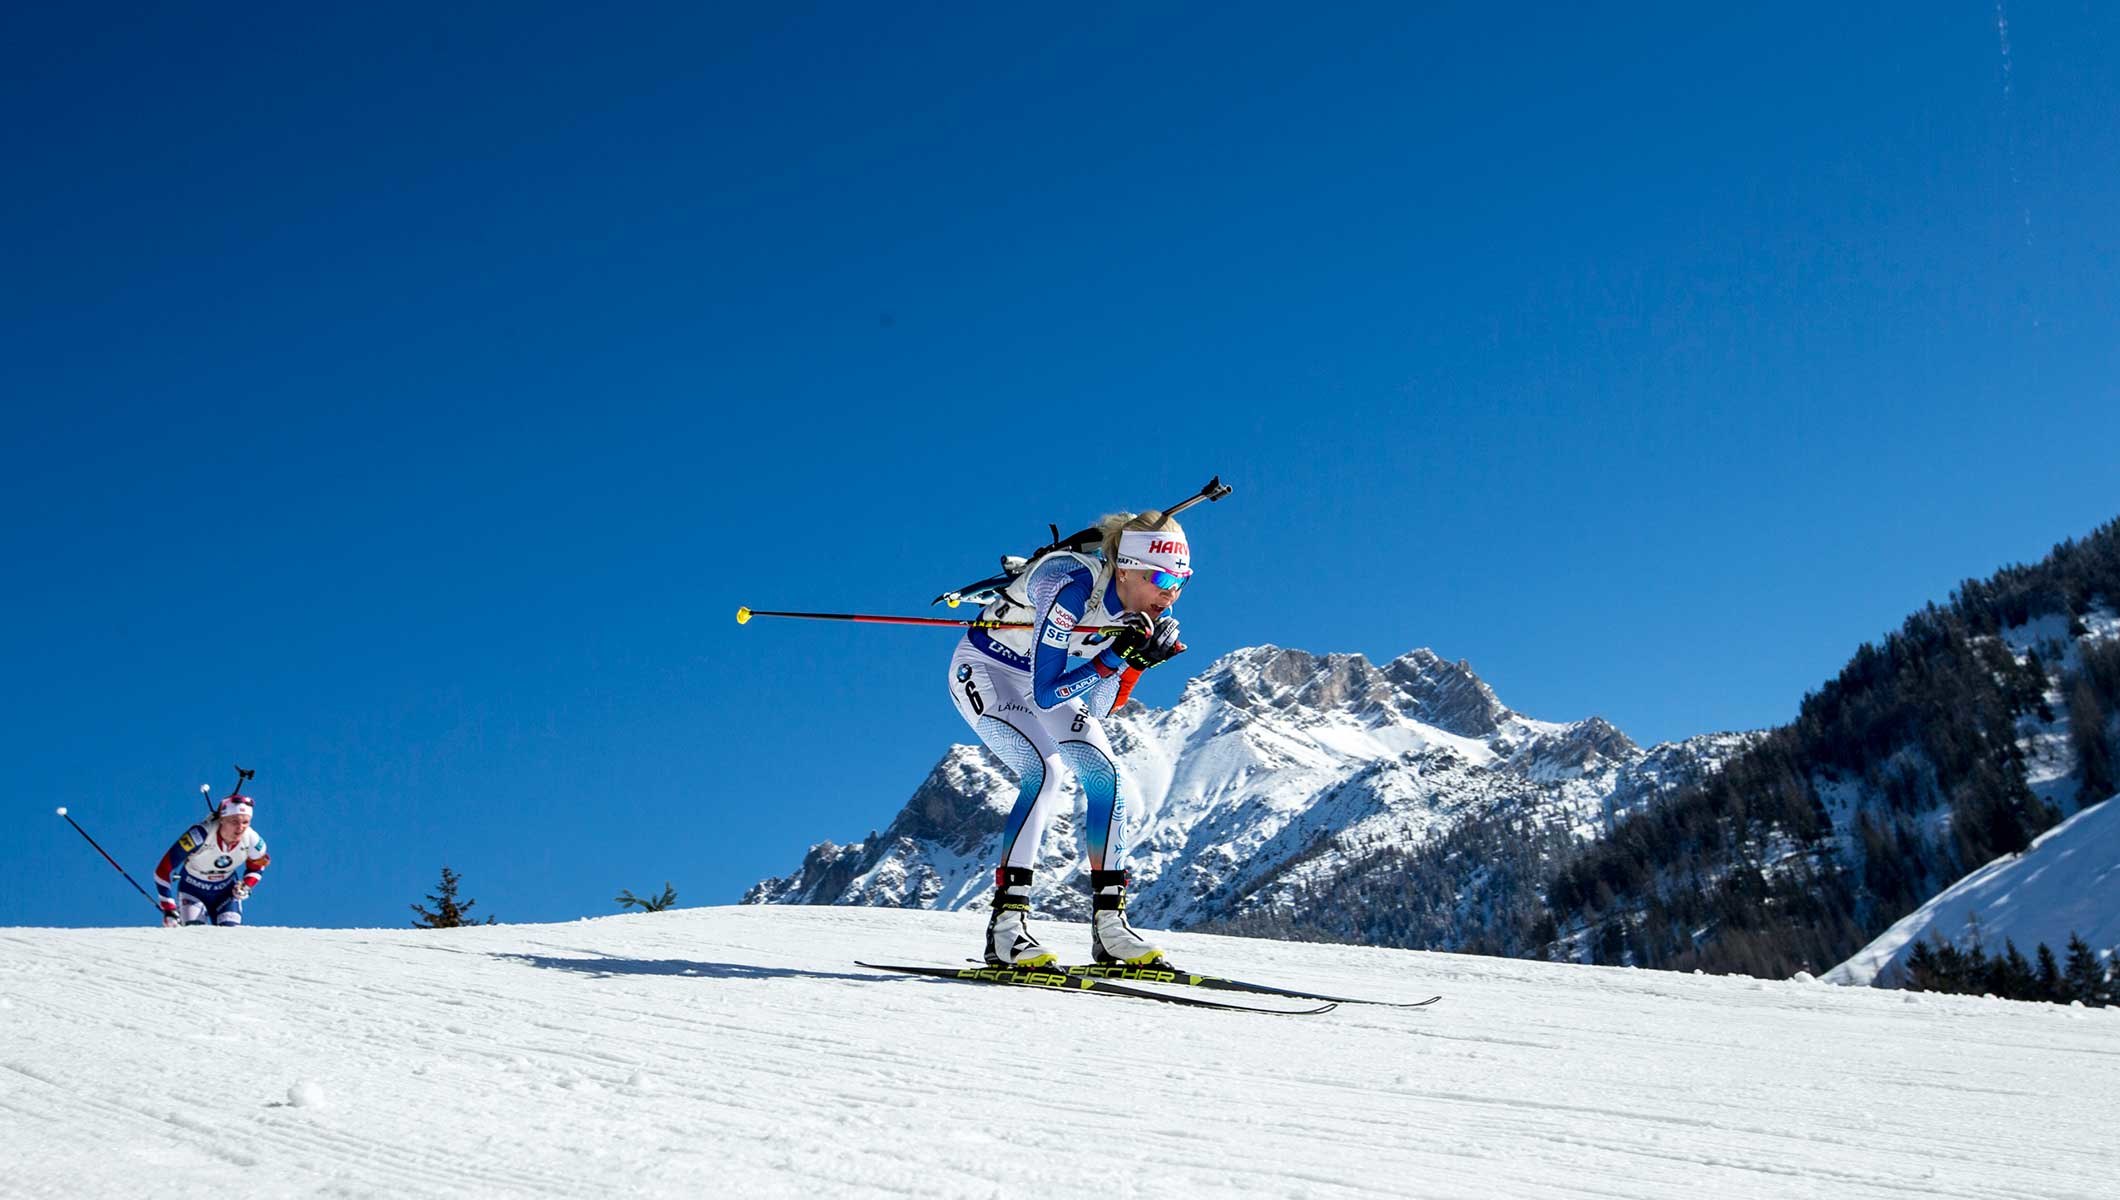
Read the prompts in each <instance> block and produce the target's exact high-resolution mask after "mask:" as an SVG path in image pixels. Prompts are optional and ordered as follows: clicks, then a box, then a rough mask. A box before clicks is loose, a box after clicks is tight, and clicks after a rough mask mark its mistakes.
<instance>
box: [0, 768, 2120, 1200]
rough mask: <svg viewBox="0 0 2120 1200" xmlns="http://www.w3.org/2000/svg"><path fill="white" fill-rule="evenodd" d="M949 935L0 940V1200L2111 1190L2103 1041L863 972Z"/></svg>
mask: <svg viewBox="0 0 2120 1200" xmlns="http://www.w3.org/2000/svg"><path fill="white" fill-rule="evenodd" d="M2114 807H2115V811H2120V806H2114ZM981 920H982V918H981V916H980V915H979V914H977V913H971V912H938V911H926V910H893V909H878V908H812V907H784V906H747V907H732V908H712V909H691V910H682V911H676V912H667V913H658V914H635V915H628V916H619V917H609V918H603V919H599V920H591V921H581V922H576V923H573V924H564V925H501V926H485V927H474V928H465V929H454V930H399V931H372V930H311V929H273V928H248V929H238V930H223V929H213V928H191V929H177V930H162V929H141V930H103V929H95V930H51V929H19V928H17V929H6V930H0V1146H4V1147H5V1148H6V1149H5V1154H4V1158H0V1162H4V1167H0V1194H4V1195H6V1196H19V1197H47V1196H48V1197H69V1198H71V1197H76V1196H142V1195H149V1194H154V1195H158V1196H171V1197H186V1196H199V1197H222V1196H244V1197H249V1198H258V1197H276V1196H333V1197H370V1196H372V1197H384V1196H390V1197H396V1196H481V1197H485V1196H586V1195H598V1196H602V1195H624V1196H683V1197H691V1196H700V1195H728V1196H743V1197H779V1196H786V1197H797V1196H799V1197H805V1198H810V1197H816V1196H840V1195H857V1194H858V1195H887V1196H888V1195H897V1196H920V1197H930V1196H934V1197H956V1196H968V1197H995V1196H1003V1195H1018V1194H1026V1193H1028V1192H1032V1191H1054V1192H1058V1193H1065V1192H1069V1191H1076V1190H1080V1191H1090V1190H1092V1189H1093V1190H1094V1191H1095V1192H1096V1193H1097V1194H1099V1195H1104V1196H1114V1197H1130V1196H1131V1197H1151V1196H1153V1197H1161V1196H1186V1195H1198V1196H1286V1197H1324V1198H1331V1197H1381V1196H1392V1197H1400V1196H1404V1197H1511V1198H1521V1200H1536V1198H1540V1197H1564V1196H1565V1197H1577V1196H1599V1197H1642V1198H1660V1197H1670V1198H1674V1200H1677V1198H1684V1200H1695V1198H1697V1197H1700V1196H1713V1197H1716V1198H1717V1200H1737V1198H1742V1197H1762V1198H1767V1197H1772V1198H1775V1200H1781V1198H1785V1197H1803V1196H1831V1197H1834V1198H1836V1200H1840V1198H1845V1197H1865V1196H1878V1197H1896V1198H1900V1200H1904V1198H1907V1197H1946V1196H1948V1197H1979V1198H1980V1200H1994V1198H1998V1197H2000V1198H2027V1197H2057V1198H2058V1197H2082V1198H2090V1197H2100V1196H2110V1195H2112V1194H2113V1180H2114V1179H2115V1178H2116V1177H2120V1149H2116V1146H2120V1143H2116V1142H2115V1141H2114V1139H2113V1137H2112V1129H2111V1116H2112V1114H2113V1113H2114V1112H2116V1111H2120V1073H2116V1072H2115V1071H2114V1070H2113V1069H2112V1064H2113V1063H2114V1061H2115V1056H2116V1055H2120V1010H2098V1009H2084V1008H2062V1007H2058V1006H2047V1005H2033V1004H2020V1003H2011V1002H2007V1001H1999V1000H1985V999H1979V998H1974V997H1958V996H1916V995H1912V994H1906V993H1897V992H1883V991H1876V990H1869V989H1844V988H1832V987H1825V986H1821V985H1819V984H1816V983H1810V982H1769V981H1762V980H1754V979H1746V978H1725V977H1707V976H1692V975H1679V974H1673V973H1665V972H1650V971H1634V970H1627V969H1619V968H1599V967H1583V966H1569V965H1559V964H1548V963H1536V962H1524V961H1515V960H1508V959H1496V958H1473V957H1459V956H1451V955H1442V954H1423V953H1416V952H1412V951H1401V950H1377V949H1365V948H1357V947H1346V946H1327V945H1298V944H1286V943H1278V942H1269V941H1248V940H1241V939H1231V938H1217V937H1208V936H1201V935H1183V934H1173V935H1169V936H1168V938H1167V944H1168V946H1169V948H1170V950H1171V952H1172V954H1173V957H1174V958H1176V959H1177V960H1178V961H1180V962H1182V963H1185V964H1188V965H1190V966H1192V967H1193V968H1194V969H1205V970H1214V971H1218V972H1225V973H1228V974H1231V975H1237V976H1241V977H1250V978H1257V979H1261V980H1266V981H1274V982H1281V983H1285V984H1288V985H1292V986H1298V987H1310V988H1314V989H1321V990H1333V991H1340V992H1344V993H1348V994H1354V995H1370V996H1377V997H1381V998H1395V999H1413V998H1418V997H1420V996H1423V995H1426V994H1429V993H1431V992H1441V993H1442V994H1443V995H1444V1000H1443V1001H1442V1002H1441V1003H1440V1004H1438V1005H1436V1006H1434V1007H1432V1008H1428V1009H1423V1010H1411V1011H1408V1010H1394V1009H1385V1008H1357V1007H1354V1006H1344V1007H1342V1008H1340V1009H1338V1010H1337V1011H1334V1012H1331V1013H1328V1014H1325V1015H1322V1016H1313V1017H1271V1016H1252V1015H1246V1014H1236V1013H1223V1012H1202V1011H1192V1010H1187V1009H1181V1008H1176V1007H1171V1006H1165V1005H1158V1004H1153V1003H1149V1002H1145V1001H1135V1000H1119V999H1108V998H1101V997H1097V996H1082V995H1058V994H1052V993H1046V992H1036V991H1031V990H1028V989H1022V990H1017V989H1006V988H998V987H981V986H974V985H967V984H960V983H954V982H948V981H941V980H926V979H916V978H908V977H895V976H888V975H881V974H876V973H873V972H868V971H865V970H862V969H861V968H859V967H856V966H855V965H854V959H855V958H857V957H865V958H871V959H881V960H897V961H910V962H929V963H952V962H955V961H956V960H958V959H959V958H960V956H961V955H962V954H963V953H964V952H965V951H967V950H970V949H972V948H973V947H975V946H977V945H978V943H979V939H980V933H981ZM1044 932H1045V933H1046V934H1047V935H1048V936H1047V939H1046V940H1047V942H1048V944H1054V943H1058V944H1061V945H1080V944H1083V943H1085V942H1086V940H1087V939H1086V934H1085V932H1084V931H1083V930H1082V929H1081V928H1080V927H1079V926H1077V927H1074V928H1068V927H1066V926H1064V925H1060V924H1059V923H1053V924H1052V925H1050V926H1049V927H1048V928H1046V929H1045V930H1044ZM1939 1048H1947V1049H1948V1052H1947V1053H1939V1052H1938V1051H1939ZM1034 1184H1035V1186H1034Z"/></svg>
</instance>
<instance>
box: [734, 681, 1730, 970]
mask: <svg viewBox="0 0 2120 1200" xmlns="http://www.w3.org/2000/svg"><path fill="white" fill-rule="evenodd" d="M1108 729H1109V732H1110V733H1111V735H1112V741H1113V745H1114V747H1115V748H1116V749H1117V750H1118V752H1119V755H1120V761H1121V766H1122V769H1124V770H1126V771H1128V772H1129V773H1130V774H1131V775H1132V777H1133V779H1134V781H1135V783H1136V787H1135V789H1134V792H1133V796H1134V797H1135V801H1134V810H1133V811H1132V812H1131V813H1130V814H1129V825H1130V827H1131V839H1132V850H1131V852H1130V854H1129V856H1128V860H1127V861H1128V864H1129V865H1130V866H1131V867H1132V868H1133V870H1134V878H1135V894H1134V898H1133V899H1132V901H1131V905H1132V909H1133V912H1134V915H1135V919H1136V920H1137V922H1139V923H1142V924H1144V925H1153V926H1156V927H1158V928H1187V927H1191V926H1197V925H1200V924H1202V923H1204V922H1208V921H1214V920H1220V919H1226V918H1230V917H1234V916H1238V915H1242V914H1245V913H1250V912H1255V911H1258V910H1260V909H1261V908H1265V909H1268V910H1271V909H1274V908H1275V907H1276V906H1285V905H1287V904H1289V903H1290V902H1291V901H1290V896H1291V895H1292V889H1293V888H1294V887H1295V886H1296V885H1298V884H1303V883H1315V882H1316V881H1318V880H1320V879H1324V878H1329V877H1331V876H1333V875H1334V874H1335V873H1336V872H1339V871H1342V870H1347V869H1353V868H1355V867H1356V866H1357V865H1358V864H1359V863H1361V862H1362V861H1364V860H1366V859H1368V858H1370V857H1372V856H1374V855H1375V854H1376V853H1377V851H1378V850H1379V848H1381V847H1386V846H1396V847H1400V848H1412V847H1415V846H1419V845H1422V844H1424V843H1426V842H1429V841H1431V840H1433V839H1434V838H1437V837H1439V836H1441V835H1443V834H1445V833H1447V832H1448V831H1449V830H1451V829H1452V828H1455V827H1456V826H1457V825H1458V824H1459V823H1460V822H1462V821H1463V820H1465V819H1466V818H1467V817H1469V816H1473V815H1487V814H1493V813H1496V812H1498V811H1514V812H1521V813H1524V814H1527V815H1531V816H1535V817H1536V818H1537V819H1539V820H1541V821H1544V822H1549V823H1555V824H1558V825H1561V826H1563V827H1565V828H1566V829H1568V830H1569V831H1570V832H1571V833H1572V834H1573V835H1574V836H1575V837H1578V838H1591V837H1594V836H1596V835H1597V834H1598V833H1599V832H1600V831H1601V830H1602V829H1603V828H1605V826H1606V824H1607V823H1608V822H1609V821H1610V820H1611V818H1612V817H1613V816H1615V815H1617V814H1619V813H1622V812H1626V811H1630V810H1632V809H1634V808H1636V807H1639V806H1641V805H1643V804H1646V803H1647V802H1648V801H1649V800H1650V799H1652V798H1654V797H1655V796H1657V795H1659V794H1662V793H1664V792H1667V791H1670V790H1673V789H1675V788H1677V787H1679V786H1680V785H1682V784H1684V783H1685V782H1687V781H1689V780H1691V779H1694V778H1698V777H1700V776H1701V775H1702V774H1704V773H1707V772H1712V771H1714V770H1716V769H1718V768H1719V767H1720V765H1721V764H1722V763H1723V762H1724V761H1726V760H1727V759H1728V758H1729V757H1730V756H1732V755H1734V754H1736V753H1738V752H1740V751H1741V750H1743V749H1744V748H1745V747H1746V746H1747V745H1749V744H1750V742H1751V740H1752V735H1748V734H1720V735H1712V736H1708V737H1700V738H1693V739H1689V740H1687V741H1685V742H1681V743H1672V744H1665V745H1660V746H1656V747H1653V748H1651V749H1648V750H1644V749H1642V748H1641V747H1639V746H1637V745H1635V743H1634V742H1633V741H1632V740H1631V739H1629V738H1628V737H1627V736H1626V735H1625V734H1624V733H1622V732H1620V731H1619V730H1618V729H1616V728H1614V727H1613V726H1612V725H1611V724H1610V723H1608V722H1606V721H1604V720H1602V719H1601V718H1597V717H1591V718H1589V719H1587V720H1582V721H1577V722H1573V723H1570V724H1558V723H1554V722H1550V721H1540V720H1535V719H1533V718H1531V717H1527V716H1524V715H1522V714H1520V713H1517V712H1515V711H1513V710H1511V709H1510V708H1509V707H1508V706H1507V705H1505V704H1503V703H1502V701H1501V699H1500V698H1499V697H1497V696H1496V695H1495V693H1494V690H1493V689H1492V688H1490V687H1488V686H1487V684H1486V683H1485V682H1484V681H1483V680H1481V679H1480V678H1479V676H1478V675H1476V674H1475V673H1474V672H1473V670H1472V668H1471V667H1470V666H1468V665H1467V664H1466V663H1464V662H1462V661H1460V662H1455V663H1452V662H1448V661H1446V660H1444V659H1443V658H1441V657H1440V656H1438V655H1436V654H1435V653H1434V652H1432V651H1429V650H1425V649H1423V650H1415V651H1413V652H1411V653H1409V654H1406V655H1403V656H1401V657H1399V658H1396V659H1393V660H1392V661H1390V662H1388V663H1384V664H1382V665H1381V666H1379V665H1376V664H1373V663H1371V662H1370V661H1369V660H1368V659H1366V658H1364V657H1363V656H1361V655H1359V654H1330V655H1324V656H1322V657H1321V656H1318V655H1313V654H1308V653H1305V652H1304V651H1301V650H1287V649H1282V648H1279V647H1275V646H1256V647H1252V648H1249V649H1244V650H1238V651H1235V652H1233V653H1231V654H1229V655H1226V656H1224V657H1223V658H1221V659H1219V660H1217V661H1216V662H1214V663H1213V664H1212V665H1210V666H1209V667H1208V668H1207V669H1206V670H1205V671H1203V672H1201V673H1200V674H1199V675H1198V676H1196V677H1195V678H1193V679H1192V680H1191V682H1190V683H1188V684H1187V686H1186V689H1185V692H1184V694H1183V695H1182V696H1181V697H1180V698H1179V700H1178V702H1177V703H1176V704H1175V705H1174V706H1172V707H1171V708H1169V709H1167V710H1157V711H1151V710H1149V709H1146V708H1143V707H1142V706H1140V705H1138V704H1133V705H1128V706H1127V708H1126V709H1125V710H1123V711H1122V712H1120V713H1118V714H1115V715H1114V717H1113V718H1112V720H1111V721H1110V722H1109V725H1108ZM1014 801H1015V785H1014V784H1013V782H1011V781H1010V779H1009V777H1008V775H1007V774H1006V773H1005V772H1004V771H1003V770H1002V769H1001V766H1000V764H999V763H998V762H996V761H994V760H993V759H992V757H991V756H990V755H988V754H987V753H986V751H985V750H984V749H983V748H979V747H973V746H955V747H952V748H951V749H950V750H949V752H948V753H946V754H945V755H944V756H943V758H942V761H941V762H940V763H938V764H937V765H936V767H935V769H934V771H933V772H931V773H930V774H929V776H928V778H927V780H926V781H925V782H923V783H922V784H921V785H920V787H919V788H918V789H917V790H916V791H915V792H914V794H913V797H912V799H911V801H910V802H909V803H908V804H907V805H906V807H905V808H904V810H903V811H901V812H900V813H899V814H898V816H897V817H896V819H894V820H893V821H892V822H891V824H890V825H889V827H888V828H886V829H885V830H884V832H883V833H882V834H881V835H879V836H878V837H876V838H874V839H873V840H869V841H863V842H857V843H854V844H852V845H837V844H834V843H831V842H825V843H821V844H819V845H817V846H815V847H813V848H812V849H811V850H810V852H809V854H808V855H807V856H806V857H805V859H804V860H803V862H802V864H801V866H800V867H799V868H797V869H796V870H795V871H794V872H793V873H792V874H790V875H788V876H785V877H783V878H779V879H769V880H765V881H763V882H761V883H759V884H758V885H757V886H755V887H753V888H752V889H751V890H750V891H749V892H748V893H746V895H745V896H744V902H745V903H752V904H758V903H766V904H865V905H882V906H890V907H907V908H942V909H957V908H963V907H965V906H968V905H973V904H981V903H983V902H984V901H985V898H986V896H987V894H988V892H989V891H990V889H991V887H992V871H993V866H994V862H995V860H996V857H997V855H998V851H999V843H1000V835H1001V827H1002V822H1003V819H1004V818H1005V817H1006V816H1007V814H1008V811H1009V808H1010V806H1011V805H1012V804H1013V803H1014ZM1081 816H1082V798H1081V794H1080V791H1079V789H1077V790H1076V792H1075V797H1074V804H1073V807H1072V809H1071V810H1069V811H1063V813H1062V814H1061V815H1059V816H1058V817H1056V819H1055V821H1054V826H1053V829H1052V830H1051V831H1050V832H1049V833H1048V835H1047V838H1046V843H1045V846H1044V850H1043V858H1042V860H1041V863H1040V871H1039V886H1038V890H1037V895H1036V903H1037V905H1038V907H1039V908H1040V909H1041V910H1043V911H1046V912H1052V913H1060V914H1067V915H1077V916H1079V915H1082V914H1083V913H1085V912H1086V910H1087V907H1088V906H1087V898H1086V894H1085V891H1084V888H1083V886H1082V880H1081V878H1080V876H1081V872H1082V871H1083V864H1082V854H1083V851H1082V846H1081V838H1080V835H1079V834H1078V833H1077V832H1076V831H1077V828H1078V827H1079V822H1080V818H1081Z"/></svg>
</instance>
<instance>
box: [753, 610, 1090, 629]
mask: <svg viewBox="0 0 2120 1200" xmlns="http://www.w3.org/2000/svg"><path fill="white" fill-rule="evenodd" d="M752 617H796V618H800V619H801V620H805V621H860V622H862V623H864V624H868V625H933V626H941V627H944V628H947V629H1032V628H1035V626H1033V625H1032V624H1031V623H1030V622H1028V621H977V620H974V621H952V620H950V619H949V618H947V617H894V616H885V615H881V614H878V613H821V612H776V611H774V610H772V609H769V608H739V609H737V610H736V623H737V624H738V625H748V624H750V623H751V618H752ZM1122 628H1124V627H1123V626H1119V625H1077V626H1075V632H1076V633H1117V632H1118V631H1119V630H1120V629H1122Z"/></svg>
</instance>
